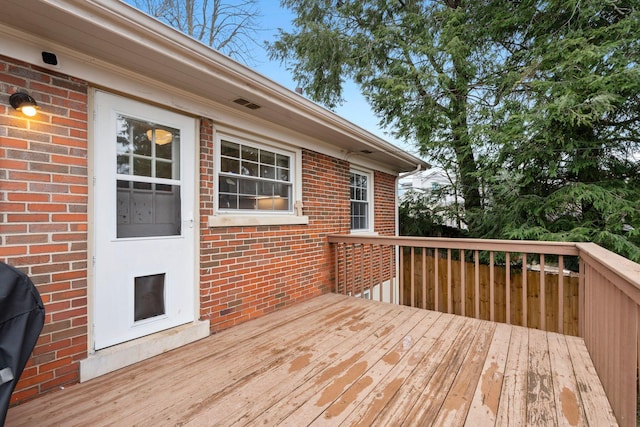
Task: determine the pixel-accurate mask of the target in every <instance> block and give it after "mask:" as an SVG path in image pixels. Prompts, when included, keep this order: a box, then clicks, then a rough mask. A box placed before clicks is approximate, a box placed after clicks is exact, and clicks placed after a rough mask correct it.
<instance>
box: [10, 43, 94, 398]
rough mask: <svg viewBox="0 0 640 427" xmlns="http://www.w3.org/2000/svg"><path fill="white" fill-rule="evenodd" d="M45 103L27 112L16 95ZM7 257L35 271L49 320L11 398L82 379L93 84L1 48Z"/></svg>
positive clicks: (32, 394)
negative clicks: (14, 103)
mask: <svg viewBox="0 0 640 427" xmlns="http://www.w3.org/2000/svg"><path fill="white" fill-rule="evenodd" d="M17 91H27V92H28V93H29V94H30V95H31V96H33V97H34V98H35V100H36V102H37V103H38V105H39V106H40V107H41V109H40V110H39V112H38V114H37V115H36V116H35V117H33V118H25V117H24V116H23V115H22V114H21V113H20V112H18V111H16V110H14V109H13V108H12V107H11V106H10V105H9V96H10V95H11V94H12V93H14V92H17ZM0 98H1V102H0V260H1V261H4V262H6V263H8V264H11V265H13V266H15V267H17V268H19V269H20V270H22V271H24V272H25V273H26V274H28V275H29V276H30V277H31V279H32V280H33V282H34V283H35V284H36V286H37V288H38V291H39V292H40V294H41V296H42V300H43V301H44V304H45V310H46V318H45V325H44V329H43V331H42V334H41V336H40V339H39V340H38V343H37V345H36V348H35V350H34V352H33V357H32V358H31V360H30V361H29V363H28V365H27V367H26V368H25V370H24V372H23V374H22V377H21V379H20V382H19V383H18V385H17V387H16V392H15V393H14V395H13V396H12V402H15V401H18V400H23V399H26V398H29V397H31V396H34V395H37V394H39V393H42V392H45V391H47V390H50V389H53V388H57V387H59V386H62V385H64V384H68V383H72V382H76V381H77V380H78V361H79V360H81V359H83V358H85V357H86V354H87V310H86V306H87V181H88V180H87V85H86V84H85V83H84V82H82V81H78V80H75V79H73V78H69V77H66V76H62V75H58V74H55V73H51V72H49V71H45V70H42V69H39V68H37V67H33V66H30V65H27V64H24V63H21V62H16V61H13V60H11V59H8V58H6V57H2V56H0Z"/></svg>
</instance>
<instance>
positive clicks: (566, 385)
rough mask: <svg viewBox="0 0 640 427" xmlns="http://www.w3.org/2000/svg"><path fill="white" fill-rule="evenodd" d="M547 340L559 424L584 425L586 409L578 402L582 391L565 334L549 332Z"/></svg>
mask: <svg viewBox="0 0 640 427" xmlns="http://www.w3.org/2000/svg"><path fill="white" fill-rule="evenodd" d="M547 341H548V343H549V356H550V357H549V358H550V361H551V374H552V376H553V394H554V399H555V407H556V415H557V417H558V425H559V426H563V427H568V426H578V425H584V424H586V422H585V418H584V410H583V408H582V405H579V404H578V399H579V395H580V392H579V391H578V385H577V383H576V379H575V373H574V372H573V365H572V364H571V356H570V355H569V349H568V348H567V341H566V340H565V336H564V335H560V334H556V333H549V334H547Z"/></svg>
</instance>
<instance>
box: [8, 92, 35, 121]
mask: <svg viewBox="0 0 640 427" xmlns="http://www.w3.org/2000/svg"><path fill="white" fill-rule="evenodd" d="M9 103H10V104H11V106H12V107H13V108H15V109H16V110H18V111H21V112H22V114H24V115H25V116H28V117H33V116H35V115H36V112H37V109H38V108H40V107H38V104H37V103H36V100H35V99H33V97H32V96H31V95H29V94H27V93H24V92H16V93H14V94H13V95H11V96H10V97H9Z"/></svg>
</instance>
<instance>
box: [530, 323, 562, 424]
mask: <svg viewBox="0 0 640 427" xmlns="http://www.w3.org/2000/svg"><path fill="white" fill-rule="evenodd" d="M554 403H555V401H554V396H553V381H552V377H551V361H550V359H549V345H548V343H547V333H545V332H543V331H539V330H537V329H529V372H528V374H527V425H529V426H544V427H548V426H554V425H556V421H557V420H556V412H555V405H554Z"/></svg>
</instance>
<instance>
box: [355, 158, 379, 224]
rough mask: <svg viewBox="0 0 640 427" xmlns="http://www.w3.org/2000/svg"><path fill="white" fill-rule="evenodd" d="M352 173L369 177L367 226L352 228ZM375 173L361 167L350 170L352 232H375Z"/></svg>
mask: <svg viewBox="0 0 640 427" xmlns="http://www.w3.org/2000/svg"><path fill="white" fill-rule="evenodd" d="M351 174H358V175H363V176H366V177H367V200H366V202H367V228H358V229H353V228H351V201H352V199H351ZM374 188H375V187H374V182H373V173H372V172H371V171H368V170H364V169H359V168H351V169H350V170H349V228H351V233H353V234H355V233H373V232H374V217H373V212H374V206H373V200H374V197H373V189H374Z"/></svg>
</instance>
